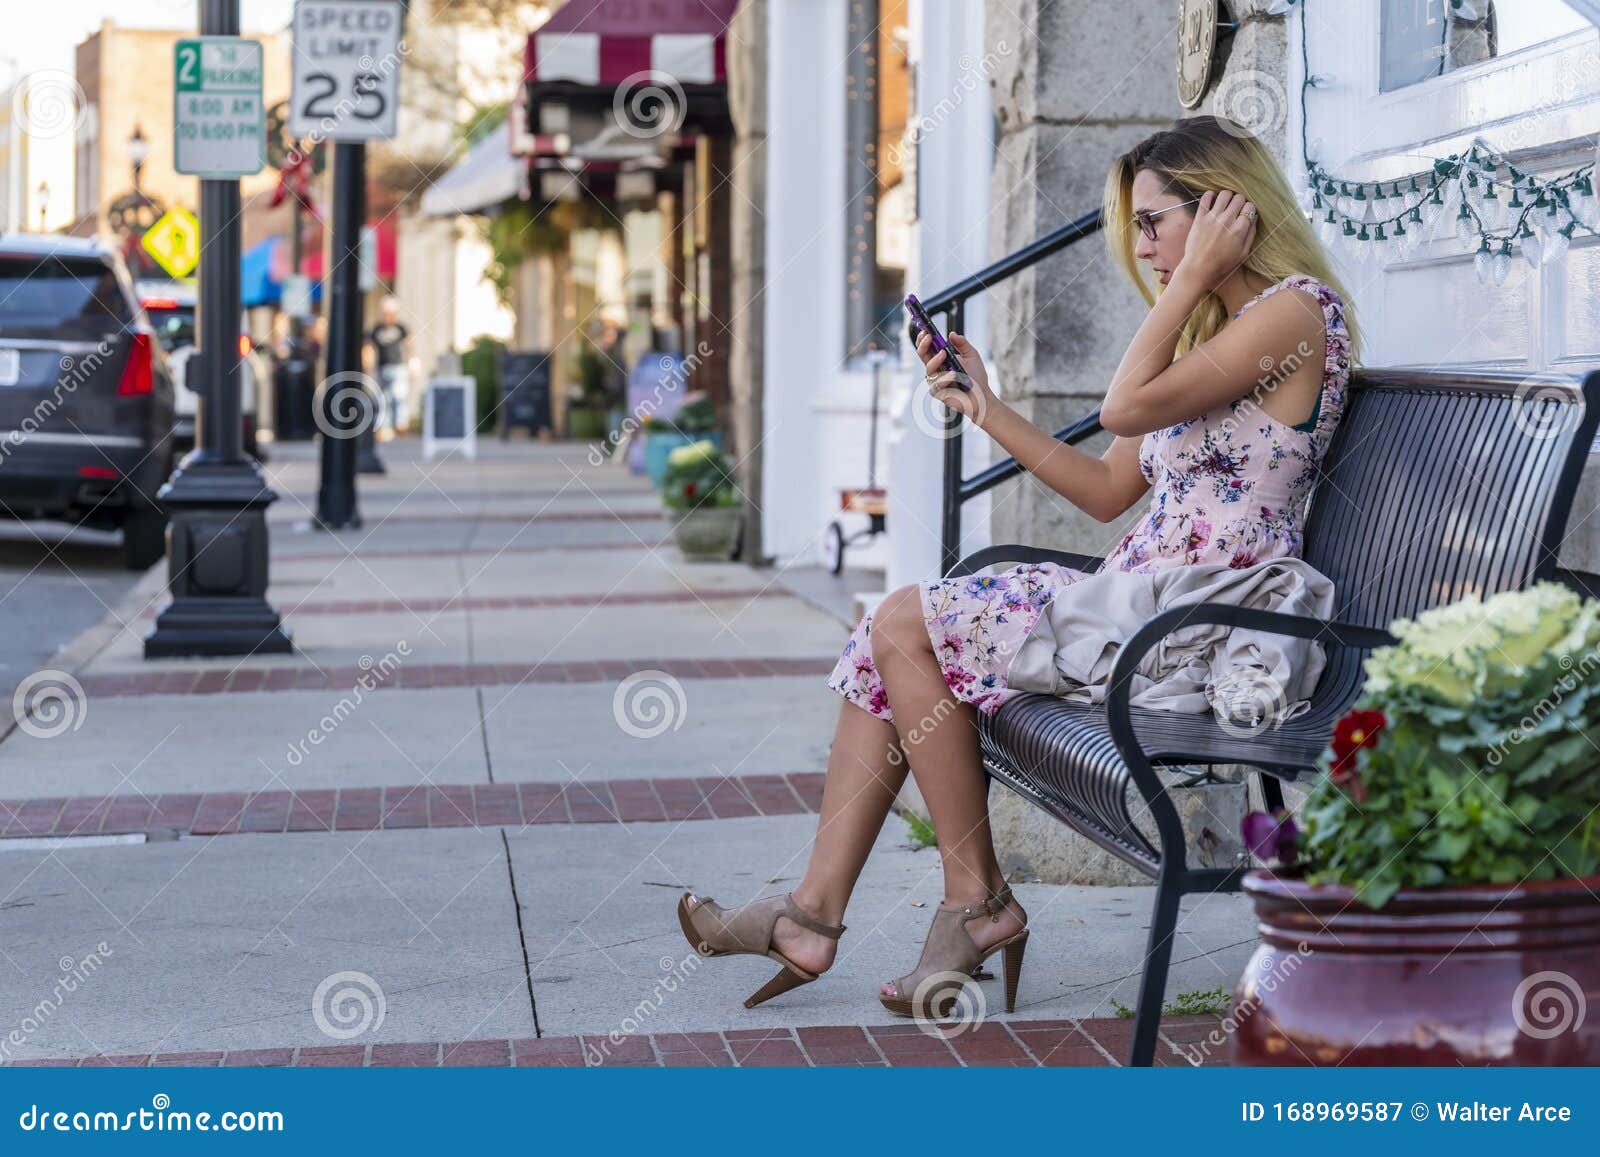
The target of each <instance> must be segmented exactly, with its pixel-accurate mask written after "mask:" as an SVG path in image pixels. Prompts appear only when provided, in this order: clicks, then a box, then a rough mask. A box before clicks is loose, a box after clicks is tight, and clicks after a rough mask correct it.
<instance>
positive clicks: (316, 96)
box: [289, 0, 406, 141]
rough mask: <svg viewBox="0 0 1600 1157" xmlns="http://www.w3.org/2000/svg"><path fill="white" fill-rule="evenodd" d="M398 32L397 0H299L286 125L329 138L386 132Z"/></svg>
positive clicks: (391, 130)
mask: <svg viewBox="0 0 1600 1157" xmlns="http://www.w3.org/2000/svg"><path fill="white" fill-rule="evenodd" d="M400 32H401V11H400V4H399V2H398V0H299V2H298V3H296V4H295V9H294V49H293V55H294V96H293V99H292V101H291V102H290V104H291V111H290V116H289V131H290V132H291V133H293V134H294V135H295V136H297V137H301V138H307V137H309V138H312V139H315V140H331V141H367V140H374V139H376V138H380V137H392V136H394V134H395V122H396V114H397V113H398V111H399V105H400V99H399V98H400V61H401V59H402V57H403V56H404V55H405V52H406V46H405V41H404V40H403V39H402V38H401V35H400Z"/></svg>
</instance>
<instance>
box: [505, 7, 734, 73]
mask: <svg viewBox="0 0 1600 1157" xmlns="http://www.w3.org/2000/svg"><path fill="white" fill-rule="evenodd" d="M738 6H739V0H568V2H567V3H566V4H564V5H563V6H562V7H561V8H560V9H559V10H557V12H556V13H555V15H554V16H552V17H550V19H549V20H548V21H546V22H545V23H544V24H543V25H542V26H541V27H540V28H539V30H538V31H536V32H534V33H533V34H532V35H531V36H529V37H528V46H527V50H526V56H525V60H524V67H525V70H526V73H527V75H526V80H527V82H528V83H529V84H531V85H539V84H544V83H546V82H557V81H565V82H567V83H570V84H581V85H592V86H596V87H612V86H616V85H620V84H623V83H624V82H626V81H628V80H629V79H630V78H633V77H636V76H638V75H639V74H640V73H649V72H654V73H661V74H665V75H666V76H669V77H671V78H672V79H673V80H675V81H676V82H677V83H678V84H680V85H720V84H725V83H726V82H727V64H726V48H725V45H724V38H725V36H726V34H727V30H728V22H729V21H730V20H732V19H733V14H734V11H735V9H737V8H738Z"/></svg>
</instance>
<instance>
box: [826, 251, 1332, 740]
mask: <svg viewBox="0 0 1600 1157" xmlns="http://www.w3.org/2000/svg"><path fill="white" fill-rule="evenodd" d="M1284 288H1294V289H1300V290H1304V291H1305V292H1306V293H1309V294H1311V295H1313V296H1314V297H1315V298H1316V299H1317V301H1318V303H1319V304H1320V305H1321V306H1322V316H1323V321H1324V323H1325V327H1326V332H1327V352H1326V355H1325V357H1324V359H1323V369H1322V390H1321V392H1320V393H1319V394H1318V396H1317V404H1316V408H1315V409H1314V411H1313V413H1312V417H1311V418H1309V419H1307V420H1306V421H1305V422H1303V423H1300V424H1299V425H1296V426H1288V425H1285V424H1284V423H1283V422H1280V421H1279V420H1278V419H1277V418H1274V417H1273V416H1272V415H1270V414H1268V413H1267V412H1266V411H1265V410H1263V409H1262V408H1261V407H1260V406H1259V405H1258V404H1257V403H1256V400H1255V398H1254V397H1253V396H1252V394H1247V395H1245V396H1244V397H1243V398H1239V399H1236V400H1234V401H1232V402H1229V403H1228V404H1227V405H1224V406H1218V407H1217V408H1216V409H1213V410H1211V411H1209V412H1207V413H1204V414H1201V415H1200V416H1199V417H1196V418H1190V419H1188V420H1186V421H1183V422H1179V423H1178V424H1177V425H1175V426H1168V427H1166V428H1165V429H1161V430H1153V431H1151V432H1150V433H1148V434H1146V435H1145V436H1144V440H1143V441H1142V442H1141V443H1140V445H1139V465H1140V468H1141V469H1142V470H1143V472H1144V476H1145V478H1146V479H1147V480H1148V481H1149V482H1150V488H1151V491H1152V494H1151V499H1150V505H1149V506H1148V507H1147V508H1146V510H1145V513H1144V516H1143V517H1142V518H1140V519H1139V521H1138V522H1137V523H1136V524H1135V525H1134V527H1133V529H1132V530H1130V531H1129V532H1128V533H1127V534H1126V535H1125V536H1124V537H1123V539H1122V541H1121V542H1120V543H1118V545H1117V547H1116V549H1115V550H1113V551H1112V552H1111V553H1110V554H1109V555H1108V556H1107V557H1106V560H1105V562H1104V564H1102V566H1103V569H1105V570H1122V571H1133V572H1141V573H1148V572H1151V571H1154V570H1158V569H1160V568H1163V567H1170V566H1187V565H1190V564H1193V563H1218V562H1222V563H1227V564H1228V565H1229V566H1235V567H1246V566H1252V565H1254V564H1255V563H1258V562H1262V561H1265V560H1266V559H1271V558H1283V557H1286V556H1295V557H1298V556H1299V554H1300V548H1301V533H1302V525H1301V524H1302V519H1303V518H1304V516H1305V508H1306V499H1307V498H1308V497H1309V496H1310V493H1311V487H1312V484H1313V483H1314V482H1315V481H1316V476H1317V468H1318V465H1319V464H1320V463H1321V461H1322V458H1323V455H1325V454H1326V453H1327V451H1328V445H1329V443H1330V442H1332V440H1333V435H1334V431H1335V430H1336V429H1338V426H1339V420H1340V418H1342V417H1343V415H1344V404H1345V389H1346V387H1347V385H1348V384H1349V380H1350V335H1349V332H1348V330H1347V329H1346V328H1345V322H1344V306H1343V303H1342V302H1341V301H1340V299H1339V295H1338V294H1337V293H1336V292H1335V291H1334V290H1333V289H1331V288H1330V287H1328V286H1327V285H1324V284H1323V283H1322V282H1320V281H1318V280H1317V279H1316V278H1314V277H1309V276H1307V275H1305V274H1293V275H1291V276H1289V277H1286V278H1284V279H1283V280H1282V281H1280V282H1278V283H1277V284H1276V285H1271V286H1268V287H1267V288H1266V289H1265V290H1263V291H1262V292H1261V293H1260V294H1258V295H1257V296H1255V297H1253V298H1251V299H1250V300H1249V301H1247V302H1245V303H1244V305H1243V306H1241V307H1240V309H1239V311H1238V313H1235V314H1234V317H1238V316H1239V315H1240V314H1242V313H1243V312H1244V311H1245V310H1246V309H1249V308H1250V307H1251V306H1252V305H1254V304H1255V303H1256V302H1258V301H1260V300H1261V299H1262V298H1264V297H1267V296H1270V295H1271V294H1273V293H1276V292H1277V291H1278V290H1280V289H1284ZM1086 574H1087V572H1085V571H1079V570H1074V569H1072V568H1071V567H1066V566H1061V565H1059V564H1057V563H1051V562H1044V563H1025V564H1024V565H1022V566H1018V567H1014V568H1012V569H1011V570H1008V571H1005V572H1003V573H1001V574H997V575H975V576H970V577H964V578H948V579H935V580H933V581H931V582H925V583H922V584H921V588H922V611H923V618H924V619H926V621H927V624H928V635H929V637H930V638H931V639H932V640H933V649H934V654H935V655H937V656H938V659H939V665H940V667H941V668H942V670H943V673H944V678H945V682H947V683H948V684H949V685H950V688H951V690H952V691H954V692H955V694H956V697H957V698H959V699H961V700H962V701H964V702H967V703H971V704H972V705H973V706H975V707H976V708H977V709H978V710H979V711H981V712H983V713H984V714H986V715H992V714H993V713H994V712H996V711H998V710H1000V707H1001V705H1002V704H1004V703H1005V701H1006V700H1007V699H1010V698H1011V697H1012V696H1014V695H1018V694H1022V692H1019V691H1013V690H1010V689H1009V688H1007V687H1006V682H1005V673H1006V670H1007V668H1009V667H1010V665H1011V656H1012V655H1013V654H1014V653H1015V651H1016V648H1017V646H1018V645H1019V644H1020V643H1021V642H1022V640H1023V639H1024V638H1026V637H1027V635H1028V634H1029V632H1030V631H1031V630H1032V629H1033V624H1034V621H1035V620H1036V619H1037V618H1038V616H1039V612H1040V611H1041V610H1042V609H1043V608H1044V607H1045V605H1046V604H1048V603H1049V601H1050V600H1051V598H1053V597H1054V595H1055V593H1056V591H1058V590H1060V589H1062V588H1063V587H1066V586H1069V585H1071V584H1072V583H1075V582H1077V581H1078V580H1079V579H1081V578H1083V577H1085V575H1086ZM828 686H830V687H832V688H833V689H834V690H835V691H837V692H839V694H841V695H843V696H844V697H845V698H846V699H848V700H849V701H850V702H852V703H854V704H856V705H857V706H859V707H861V708H863V709H864V710H866V711H868V712H870V713H871V714H873V715H876V716H877V717H878V718H880V719H885V720H887V719H891V718H893V716H892V714H891V713H890V710H889V700H888V696H887V695H886V694H885V692H884V687H883V680H882V679H881V678H879V677H878V670H877V668H876V667H875V666H874V665H873V662H872V616H871V615H870V614H868V615H866V616H864V617H863V618H862V620H861V622H860V623H859V624H858V625H857V626H856V629H855V631H854V632H853V633H852V634H851V636H850V641H849V642H847V643H846V644H845V647H844V653H843V654H841V655H840V656H839V661H838V663H837V664H836V665H835V666H834V668H833V673H832V674H831V675H829V676H828Z"/></svg>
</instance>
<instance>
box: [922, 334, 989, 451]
mask: <svg viewBox="0 0 1600 1157" xmlns="http://www.w3.org/2000/svg"><path fill="white" fill-rule="evenodd" d="M949 341H950V344H951V345H952V346H953V347H954V348H955V352H956V356H957V358H958V359H959V362H958V365H959V369H960V371H961V372H960V375H959V377H960V381H961V382H964V383H965V385H964V386H963V385H961V384H958V381H957V373H956V372H955V367H951V366H950V365H948V364H947V361H946V355H945V352H944V351H943V350H938V351H935V350H934V348H933V338H932V336H931V335H929V333H928V332H927V331H926V330H923V331H922V332H920V333H919V334H918V335H917V356H918V357H919V358H921V359H922V365H923V375H924V378H925V380H926V382H927V386H928V392H929V393H930V394H932V395H933V396H934V398H935V399H937V400H938V401H939V402H940V403H941V404H943V405H944V406H946V407H948V408H949V409H952V410H955V411H956V412H958V413H960V414H963V415H965V416H966V417H967V418H969V419H970V420H971V421H972V423H973V424H974V425H976V426H979V427H981V426H982V425H983V423H984V419H985V418H986V417H987V416H988V415H989V413H990V412H991V411H992V409H993V407H994V405H995V403H996V399H995V396H994V392H993V391H992V390H990V389H989V371H988V370H987V369H986V368H985V367H984V364H983V358H982V357H980V356H979V354H978V349H977V347H976V346H974V345H973V344H972V343H971V342H970V341H968V340H967V339H966V338H965V337H963V336H962V335H961V334H959V333H952V334H950V335H949Z"/></svg>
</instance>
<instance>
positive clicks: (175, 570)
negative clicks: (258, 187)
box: [129, 0, 294, 659]
mask: <svg viewBox="0 0 1600 1157" xmlns="http://www.w3.org/2000/svg"><path fill="white" fill-rule="evenodd" d="M200 31H201V33H202V34H203V35H209V36H237V35H239V0H201V3H200ZM134 132H135V138H137V137H139V136H141V135H142V134H139V132H138V130H137V129H135V130H134ZM129 144H130V146H131V145H132V144H133V139H130V141H129ZM140 164H142V158H140V159H139V160H136V161H135V168H134V173H135V181H137V179H138V177H137V174H138V172H139V168H138V166H139V165H140ZM239 299H240V288H239V182H238V179H237V178H233V179H226V180H211V179H209V178H208V179H202V180H201V182H200V309H199V318H198V322H199V339H200V340H199V349H198V350H197V351H196V352H195V353H194V354H193V355H191V358H190V361H189V368H188V371H187V374H188V375H189V376H192V377H193V378H194V380H197V381H199V382H201V383H202V386H203V393H202V404H201V406H200V429H199V430H198V431H196V434H197V438H196V445H195V448H194V449H193V450H191V451H190V452H189V453H188V454H187V455H185V456H184V459H183V461H182V462H180V463H179V464H178V468H177V470H175V471H174V472H173V475H172V477H171V478H170V479H168V481H167V483H166V485H165V486H163V487H162V488H161V489H160V490H159V491H157V492H156V499H157V501H159V502H160V503H161V504H162V505H163V506H164V507H166V509H167V510H168V512H169V513H170V515H171V525H170V526H169V528H168V531H167V567H168V580H167V581H168V586H169V588H170V590H171V592H172V602H171V603H169V604H168V605H167V607H166V609H164V610H163V611H162V612H161V616H160V617H159V618H158V619H157V620H156V625H155V627H154V629H152V630H151V632H150V633H149V634H148V635H146V636H145V640H144V654H145V658H147V659H154V658H168V657H173V656H180V655H255V654H282V653H285V652H289V651H292V650H293V649H294V645H293V644H292V643H291V642H290V641H289V633H288V631H286V630H285V629H284V627H283V624H282V623H281V622H280V621H279V618H278V613H277V611H275V610H273V609H272V606H271V604H269V603H268V602H267V598H266V595H267V506H268V505H269V504H271V503H272V502H274V501H276V500H277V497H278V495H277V493H276V492H275V491H274V490H273V489H272V488H271V487H270V486H268V485H267V481H266V479H265V478H264V477H263V476H262V474H261V468H260V465H259V464H258V463H257V462H256V460H255V459H254V458H251V457H250V456H248V455H247V454H245V453H244V448H243V446H242V444H241V442H242V439H241V437H240V431H239V312H240V304H239Z"/></svg>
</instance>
